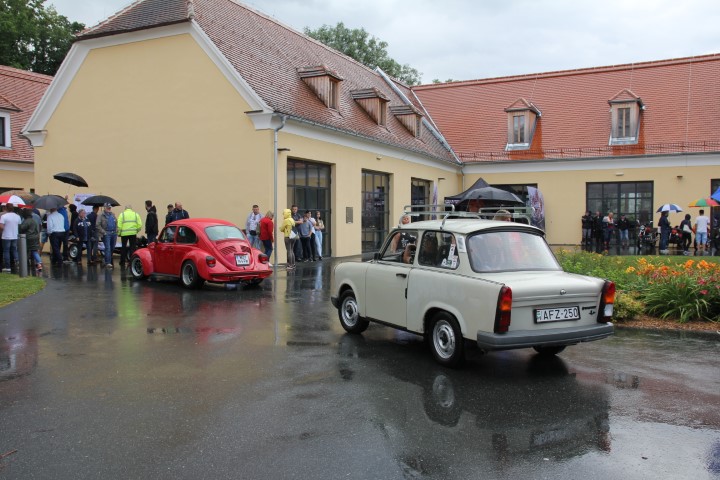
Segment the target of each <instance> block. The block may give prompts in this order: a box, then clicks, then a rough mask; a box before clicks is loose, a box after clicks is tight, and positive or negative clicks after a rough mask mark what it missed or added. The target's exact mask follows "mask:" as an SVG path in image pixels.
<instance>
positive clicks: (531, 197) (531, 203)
mask: <svg viewBox="0 0 720 480" xmlns="http://www.w3.org/2000/svg"><path fill="white" fill-rule="evenodd" d="M527 192H528V205H527V206H528V207H532V208H533V215H532V220H531V222H530V223H531V224H532V225H534V226H536V227H538V228H539V229H541V230H543V231H544V230H545V199H544V198H543V194H542V192H540V190H538V189H537V188H535V187H527Z"/></svg>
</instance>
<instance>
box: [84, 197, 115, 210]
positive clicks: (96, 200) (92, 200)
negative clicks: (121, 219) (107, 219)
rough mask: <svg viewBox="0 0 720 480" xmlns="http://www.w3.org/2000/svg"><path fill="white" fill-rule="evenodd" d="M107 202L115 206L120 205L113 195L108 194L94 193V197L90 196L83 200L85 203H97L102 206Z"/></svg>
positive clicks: (93, 204)
mask: <svg viewBox="0 0 720 480" xmlns="http://www.w3.org/2000/svg"><path fill="white" fill-rule="evenodd" d="M106 203H109V204H110V205H112V206H113V207H117V206H118V205H120V202H118V201H117V200H115V199H114V198H112V197H108V196H107V195H93V196H92V197H88V198H86V199H85V200H83V201H82V204H83V205H92V206H93V207H94V206H96V205H97V206H100V207H102V206H103V205H105V204H106Z"/></svg>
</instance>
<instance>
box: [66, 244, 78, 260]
mask: <svg viewBox="0 0 720 480" xmlns="http://www.w3.org/2000/svg"><path fill="white" fill-rule="evenodd" d="M68 255H69V256H70V259H71V260H72V261H73V262H74V261H76V260H77V259H78V257H79V256H80V249H79V248H78V246H77V243H73V244H72V245H70V248H69V249H68Z"/></svg>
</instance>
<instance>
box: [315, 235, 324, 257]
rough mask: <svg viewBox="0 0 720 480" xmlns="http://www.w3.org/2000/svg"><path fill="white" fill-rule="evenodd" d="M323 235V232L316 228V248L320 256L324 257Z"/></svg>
mask: <svg viewBox="0 0 720 480" xmlns="http://www.w3.org/2000/svg"><path fill="white" fill-rule="evenodd" d="M322 237H323V233H322V232H321V231H320V230H315V249H316V251H317V254H318V257H322Z"/></svg>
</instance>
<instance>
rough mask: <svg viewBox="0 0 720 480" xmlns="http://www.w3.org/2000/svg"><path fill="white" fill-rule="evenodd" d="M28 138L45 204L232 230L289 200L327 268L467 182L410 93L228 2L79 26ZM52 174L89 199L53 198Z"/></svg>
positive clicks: (140, 5)
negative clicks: (177, 208) (78, 181)
mask: <svg viewBox="0 0 720 480" xmlns="http://www.w3.org/2000/svg"><path fill="white" fill-rule="evenodd" d="M24 134H25V135H26V136H27V138H29V139H30V140H31V141H32V144H33V146H34V147H35V188H36V190H37V191H39V192H43V193H44V192H46V191H49V192H52V193H71V194H73V193H94V194H105V195H109V196H111V197H113V198H115V199H117V200H118V201H119V202H120V203H121V204H132V205H134V206H136V209H137V206H140V205H142V203H143V202H144V201H145V200H147V199H151V200H153V202H154V203H155V204H156V206H157V207H158V211H159V212H160V213H159V215H160V217H161V218H162V214H163V212H164V211H165V209H164V207H165V205H167V204H169V203H174V202H175V201H180V202H182V203H183V206H184V208H185V209H186V210H188V211H189V212H190V215H191V216H192V217H218V218H224V219H227V220H231V221H233V222H235V223H237V224H239V225H240V226H241V227H243V226H244V222H245V219H246V217H247V215H248V213H249V212H250V210H251V207H252V205H253V204H258V205H259V206H260V208H261V211H262V212H263V213H264V212H265V211H267V210H276V209H277V210H278V211H279V218H282V210H283V209H284V208H288V207H289V206H290V205H291V204H297V205H298V206H299V208H300V209H301V210H305V209H311V210H320V211H321V212H322V214H323V217H324V218H325V222H326V232H325V235H324V237H325V238H324V244H325V245H324V250H325V255H333V256H347V255H356V254H359V253H361V251H371V250H373V249H376V248H377V247H378V242H379V241H381V240H382V239H383V238H384V236H385V235H384V234H385V232H386V231H387V230H388V229H389V228H391V227H392V226H393V225H395V224H396V223H397V221H398V218H399V215H400V212H401V211H402V208H403V206H404V205H407V204H410V203H411V202H413V201H415V202H416V203H417V202H422V203H427V202H429V201H431V192H432V191H433V190H434V189H436V188H437V192H438V193H437V195H438V198H442V197H443V196H445V195H452V194H454V193H457V192H458V191H459V190H460V186H461V178H460V175H459V174H460V163H459V161H458V160H457V158H456V157H455V156H454V154H453V153H452V151H451V150H450V148H449V147H448V146H447V144H446V143H445V142H444V140H443V139H442V136H441V135H440V134H439V132H438V131H437V130H436V129H435V128H434V127H433V125H432V123H431V122H429V121H428V120H427V115H426V113H425V112H424V110H423V109H422V106H421V105H420V103H419V102H418V101H417V99H416V98H415V97H414V96H413V94H412V92H411V91H410V90H409V89H408V88H407V87H406V86H404V85H402V84H399V83H397V82H394V81H392V80H391V79H390V78H388V77H387V76H385V75H384V74H383V72H381V71H373V70H371V69H368V68H367V67H365V66H363V65H361V64H359V63H358V62H356V61H354V60H352V59H350V58H348V57H346V56H344V55H342V54H340V53H338V52H336V51H334V50H332V49H330V48H328V47H326V46H324V45H322V44H321V43H319V42H316V41H314V40H312V39H310V38H309V37H306V36H305V35H302V34H300V33H298V32H296V31H293V30H291V29H289V28H288V27H286V26H284V25H282V24H280V23H278V22H277V21H276V20H273V19H271V18H269V17H267V16H265V15H263V14H261V13H259V12H257V11H255V10H253V9H250V8H248V7H246V6H243V5H239V4H236V3H234V2H228V1H225V0H194V1H187V0H145V1H143V2H136V3H133V4H132V5H130V6H129V7H127V8H126V9H125V10H123V11H121V12H119V13H118V14H116V15H114V16H113V17H111V18H109V19H108V20H106V21H105V22H103V23H101V24H99V25H98V26H95V27H93V28H90V29H89V30H86V31H85V32H83V34H82V35H81V36H80V37H79V40H78V41H77V42H76V43H75V44H74V45H73V47H72V49H71V50H70V52H69V53H68V56H67V58H66V59H65V61H64V63H63V65H62V66H61V68H60V70H59V71H58V73H57V75H56V77H55V80H54V81H53V83H52V85H51V86H50V88H49V89H48V91H47V93H46V95H45V97H44V98H43V99H42V101H41V102H40V104H39V106H38V108H37V110H36V111H35V113H34V115H33V117H32V118H31V119H30V121H29V123H28V125H27V127H26V128H25V132H24ZM59 171H69V172H74V173H77V174H79V175H81V176H82V177H83V178H84V179H85V180H87V182H88V184H89V188H87V189H78V188H76V187H69V186H62V187H60V188H58V187H59V185H58V182H56V181H55V182H54V183H53V180H52V176H53V174H55V173H57V172H59ZM276 206H277V207H276ZM277 218H278V217H276V220H277ZM161 226H162V220H161ZM278 247H279V248H280V249H281V253H280V256H279V261H281V262H282V261H283V260H284V258H285V257H284V251H283V250H282V249H283V247H282V242H278Z"/></svg>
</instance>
